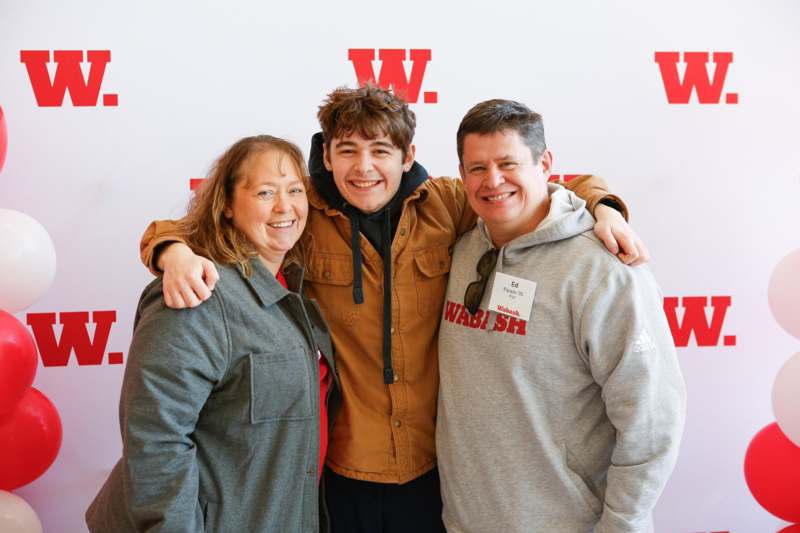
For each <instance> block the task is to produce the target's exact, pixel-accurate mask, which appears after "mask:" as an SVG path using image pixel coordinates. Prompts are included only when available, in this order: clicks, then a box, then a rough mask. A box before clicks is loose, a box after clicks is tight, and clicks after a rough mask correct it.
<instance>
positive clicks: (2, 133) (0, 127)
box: [0, 106, 8, 171]
mask: <svg viewBox="0 0 800 533" xmlns="http://www.w3.org/2000/svg"><path fill="white" fill-rule="evenodd" d="M7 149H8V130H7V129H6V117H5V115H3V107H2V106H0V171H1V170H3V163H5V162H6V150H7Z"/></svg>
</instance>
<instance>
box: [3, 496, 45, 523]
mask: <svg viewBox="0 0 800 533" xmlns="http://www.w3.org/2000/svg"><path fill="white" fill-rule="evenodd" d="M0 531H2V532H3V533H42V523H41V522H40V521H39V517H38V516H36V511H34V510H33V509H32V508H31V506H30V505H28V503H27V502H26V501H25V500H23V499H22V498H20V497H19V496H17V495H16V494H11V493H10V492H6V491H4V490H0Z"/></svg>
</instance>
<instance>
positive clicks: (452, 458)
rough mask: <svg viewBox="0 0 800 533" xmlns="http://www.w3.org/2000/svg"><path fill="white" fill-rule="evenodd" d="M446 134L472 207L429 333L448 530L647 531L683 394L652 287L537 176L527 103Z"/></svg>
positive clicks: (537, 129) (544, 166)
mask: <svg viewBox="0 0 800 533" xmlns="http://www.w3.org/2000/svg"><path fill="white" fill-rule="evenodd" d="M457 141H458V155H459V161H460V167H459V168H460V171H461V177H462V179H463V180H464V185H465V190H466V192H467V198H468V200H469V203H470V205H471V206H472V208H473V209H474V210H475V211H476V213H477V214H478V215H479V216H480V217H481V220H480V221H479V222H478V226H477V227H476V228H475V229H474V230H472V231H471V232H469V233H467V234H465V235H464V236H463V237H462V238H461V240H460V241H459V242H458V244H457V245H456V247H455V251H454V254H453V261H452V268H451V272H450V281H449V285H448V289H447V299H446V303H445V310H444V316H443V319H442V324H441V329H440V335H439V369H440V371H439V373H440V389H439V400H438V401H439V410H438V418H437V426H436V447H437V455H438V459H439V467H440V473H441V480H442V481H441V488H442V497H443V500H444V512H443V516H444V522H445V525H446V527H447V530H448V532H450V533H467V532H469V533H478V532H481V533H483V532H489V531H503V532H504V533H511V532H526V533H529V532H546V533H560V532H563V533H582V532H588V531H595V532H597V533H612V532H614V533H616V532H619V533H622V532H626V533H627V532H637V533H638V532H651V531H652V530H653V524H652V510H653V507H654V506H655V504H656V501H657V500H658V497H659V495H660V494H661V491H662V490H663V488H664V485H665V484H666V482H667V479H668V477H669V475H670V473H671V472H672V469H673V467H674V465H675V461H676V459H677V455H678V446H679V442H680V438H681V434H682V431H683V425H684V420H685V407H686V403H685V389H684V383H683V378H682V376H681V372H680V369H679V367H678V361H677V357H676V353H675V347H674V344H673V341H672V337H671V335H670V332H669V328H668V326H667V322H666V319H665V317H664V313H663V310H662V296H661V293H660V291H659V288H658V286H657V285H656V282H655V280H654V279H653V276H652V274H651V272H650V271H649V270H648V269H646V268H644V267H638V268H631V267H628V266H626V265H624V264H622V263H621V262H620V261H618V260H617V259H616V258H615V257H614V256H613V255H611V254H610V253H608V252H607V251H606V249H605V247H604V246H603V245H602V243H601V242H600V241H599V240H598V239H597V238H596V237H595V236H594V235H593V234H592V227H593V225H594V219H593V218H592V216H591V215H590V214H589V212H588V211H586V209H585V204H584V202H583V200H581V199H579V198H578V197H576V196H575V195H574V194H572V193H571V192H569V191H567V190H566V189H564V188H562V187H560V186H558V185H554V184H548V182H547V179H548V176H549V174H550V170H551V168H552V154H551V153H550V151H549V150H548V149H547V148H546V146H545V142H544V129H543V126H542V119H541V116H540V115H538V114H537V113H534V112H532V111H531V110H530V109H528V108H527V107H526V106H525V105H523V104H520V103H517V102H512V101H507V100H490V101H487V102H482V103H480V104H478V105H477V106H475V107H473V108H472V109H471V110H470V111H469V112H468V113H467V115H466V116H465V117H464V119H463V120H462V122H461V125H460V127H459V130H458V135H457Z"/></svg>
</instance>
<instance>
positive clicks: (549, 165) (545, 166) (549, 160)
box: [540, 149, 553, 179]
mask: <svg viewBox="0 0 800 533" xmlns="http://www.w3.org/2000/svg"><path fill="white" fill-rule="evenodd" d="M540 162H541V164H542V173H543V174H544V175H545V176H546V177H547V179H550V173H551V172H552V171H553V152H551V151H550V150H549V149H545V151H544V153H543V154H542V159H541V161H540Z"/></svg>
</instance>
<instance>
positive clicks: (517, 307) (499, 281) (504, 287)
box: [489, 272, 536, 322]
mask: <svg viewBox="0 0 800 533" xmlns="http://www.w3.org/2000/svg"><path fill="white" fill-rule="evenodd" d="M535 294H536V282H534V281H530V280H527V279H523V278H518V277H516V276H509V275H508V274H503V273H502V272H495V273H494V284H493V285H492V296H491V298H490V299H489V310H490V311H495V312H497V313H502V314H504V315H508V316H513V317H514V318H521V319H522V320H525V321H526V322H527V321H528V320H529V319H530V317H531V310H533V296H534V295H535Z"/></svg>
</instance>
